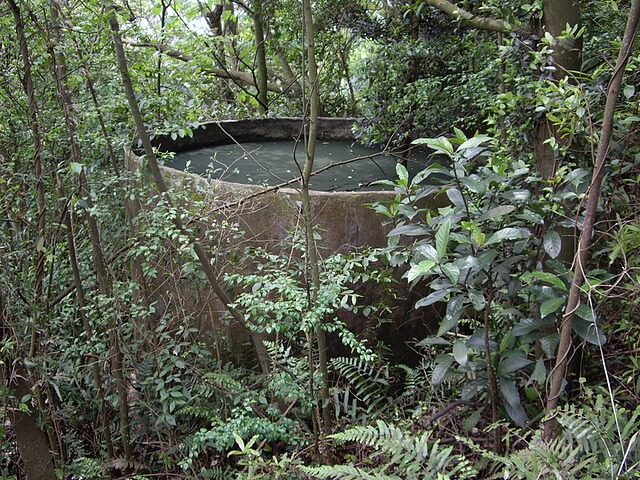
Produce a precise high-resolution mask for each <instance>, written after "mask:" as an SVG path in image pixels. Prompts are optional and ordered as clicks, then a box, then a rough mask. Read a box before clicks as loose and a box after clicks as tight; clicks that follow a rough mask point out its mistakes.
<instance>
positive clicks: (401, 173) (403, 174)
mask: <svg viewBox="0 0 640 480" xmlns="http://www.w3.org/2000/svg"><path fill="white" fill-rule="evenodd" d="M396 174H397V175H398V178H399V179H400V180H402V181H404V185H406V184H407V182H408V181H409V172H408V171H407V169H406V167H405V166H404V165H402V164H401V163H399V162H398V163H396Z"/></svg>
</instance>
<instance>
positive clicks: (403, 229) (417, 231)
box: [387, 225, 430, 237]
mask: <svg viewBox="0 0 640 480" xmlns="http://www.w3.org/2000/svg"><path fill="white" fill-rule="evenodd" d="M429 231H430V230H429V229H427V228H425V227H421V226H419V225H401V226H399V227H396V228H394V229H393V230H391V231H390V232H389V233H387V237H395V236H398V235H407V236H409V237H415V236H419V235H425V234H427V233H429Z"/></svg>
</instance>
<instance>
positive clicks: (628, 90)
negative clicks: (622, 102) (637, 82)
mask: <svg viewBox="0 0 640 480" xmlns="http://www.w3.org/2000/svg"><path fill="white" fill-rule="evenodd" d="M622 93H623V95H624V96H625V98H626V99H627V100H629V99H630V98H631V97H633V94H634V93H636V87H634V86H633V85H625V86H624V89H623V90H622Z"/></svg>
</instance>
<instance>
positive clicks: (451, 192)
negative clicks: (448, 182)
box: [446, 187, 465, 208]
mask: <svg viewBox="0 0 640 480" xmlns="http://www.w3.org/2000/svg"><path fill="white" fill-rule="evenodd" d="M446 192H447V197H449V200H451V203H453V204H454V205H455V206H456V207H460V208H463V207H464V206H465V203H464V198H463V197H462V194H461V193H460V190H458V189H457V188H455V187H454V188H447V190H446Z"/></svg>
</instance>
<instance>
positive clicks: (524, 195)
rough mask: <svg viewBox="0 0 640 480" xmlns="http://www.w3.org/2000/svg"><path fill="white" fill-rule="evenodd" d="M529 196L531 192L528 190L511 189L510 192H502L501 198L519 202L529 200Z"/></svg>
mask: <svg viewBox="0 0 640 480" xmlns="http://www.w3.org/2000/svg"><path fill="white" fill-rule="evenodd" d="M529 197H531V192H530V191H529V190H511V191H510V192H505V193H503V194H502V198H504V199H505V200H515V201H520V202H524V201H525V200H529Z"/></svg>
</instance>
